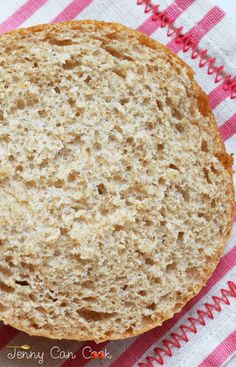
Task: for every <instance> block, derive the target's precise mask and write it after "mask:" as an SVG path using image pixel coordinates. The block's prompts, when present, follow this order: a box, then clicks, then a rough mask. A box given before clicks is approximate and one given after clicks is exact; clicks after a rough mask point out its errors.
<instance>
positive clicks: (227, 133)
mask: <svg viewBox="0 0 236 367" xmlns="http://www.w3.org/2000/svg"><path fill="white" fill-rule="evenodd" d="M220 133H221V135H222V138H223V139H224V140H227V139H229V138H231V136H233V135H234V134H236V113H235V114H234V115H233V116H232V117H231V118H230V119H229V120H228V121H226V122H225V123H224V124H223V125H221V126H220Z"/></svg>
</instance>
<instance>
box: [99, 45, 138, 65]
mask: <svg viewBox="0 0 236 367" xmlns="http://www.w3.org/2000/svg"><path fill="white" fill-rule="evenodd" d="M101 47H102V48H103V49H104V50H105V51H106V52H108V53H109V54H110V55H111V56H113V57H115V58H116V59H119V60H128V61H134V59H133V58H132V57H131V56H129V55H126V54H124V53H123V52H122V53H121V52H120V51H118V50H117V49H116V48H114V47H112V46H105V45H101Z"/></svg>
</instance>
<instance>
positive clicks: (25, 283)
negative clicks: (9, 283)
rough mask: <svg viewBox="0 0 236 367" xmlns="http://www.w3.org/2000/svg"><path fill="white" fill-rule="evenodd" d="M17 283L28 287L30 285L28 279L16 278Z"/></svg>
mask: <svg viewBox="0 0 236 367" xmlns="http://www.w3.org/2000/svg"><path fill="white" fill-rule="evenodd" d="M15 283H16V284H18V285H20V286H22V287H26V286H29V285H30V284H29V283H28V282H27V281H26V280H15Z"/></svg>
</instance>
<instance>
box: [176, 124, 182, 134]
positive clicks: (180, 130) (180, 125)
mask: <svg viewBox="0 0 236 367" xmlns="http://www.w3.org/2000/svg"><path fill="white" fill-rule="evenodd" d="M175 128H176V130H178V132H179V133H180V134H182V133H183V132H184V125H183V124H177V125H175Z"/></svg>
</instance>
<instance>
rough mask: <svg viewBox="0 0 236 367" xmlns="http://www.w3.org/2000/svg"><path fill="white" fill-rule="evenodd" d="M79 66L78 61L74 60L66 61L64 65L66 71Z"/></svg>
mask: <svg viewBox="0 0 236 367" xmlns="http://www.w3.org/2000/svg"><path fill="white" fill-rule="evenodd" d="M77 66H79V63H78V61H76V60H72V59H68V60H65V63H64V64H62V67H63V69H64V70H73V69H75V68H76V67H77Z"/></svg>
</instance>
